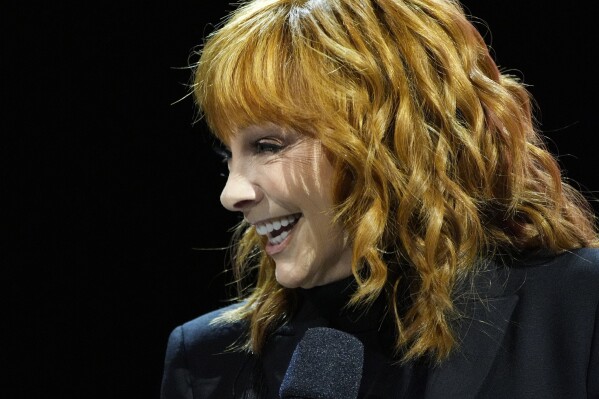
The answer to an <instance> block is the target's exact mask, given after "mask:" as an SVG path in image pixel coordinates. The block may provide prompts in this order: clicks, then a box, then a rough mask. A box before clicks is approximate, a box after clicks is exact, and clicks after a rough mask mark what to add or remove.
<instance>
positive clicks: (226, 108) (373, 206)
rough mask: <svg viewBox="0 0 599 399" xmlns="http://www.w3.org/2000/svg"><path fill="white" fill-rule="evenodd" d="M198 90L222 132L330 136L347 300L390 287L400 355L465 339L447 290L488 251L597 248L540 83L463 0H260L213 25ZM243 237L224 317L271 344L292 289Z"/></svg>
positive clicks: (361, 301) (246, 229) (258, 244)
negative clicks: (565, 172) (472, 16)
mask: <svg viewBox="0 0 599 399" xmlns="http://www.w3.org/2000/svg"><path fill="white" fill-rule="evenodd" d="M193 88H194V94H195V98H196V101H197V104H198V105H199V108H200V111H201V115H202V116H203V117H204V118H205V120H206V122H207V124H208V126H209V127H210V129H211V130H212V132H214V134H215V135H216V136H217V137H218V138H219V139H221V140H222V141H224V142H227V141H228V138H229V137H230V136H231V135H233V134H235V133H236V132H237V131H238V130H239V129H241V128H243V127H246V126H249V125H256V124H262V123H265V124H266V123H274V124H276V125H279V126H282V127H285V128H289V129H294V130H296V131H298V132H301V133H302V134H306V135H310V136H312V137H315V138H317V139H319V140H320V141H322V144H323V146H324V148H325V149H326V151H327V152H328V154H330V156H331V159H333V162H334V166H335V171H336V178H335V181H334V182H333V187H334V188H333V189H334V198H335V207H336V208H335V215H336V220H337V221H338V222H340V223H342V224H343V226H344V227H345V229H346V230H347V232H348V233H349V236H350V237H351V240H352V245H353V264H352V270H353V274H354V277H355V279H356V281H357V283H358V289H357V291H356V293H355V295H354V296H353V298H352V301H351V304H352V305H368V304H370V303H372V301H374V300H375V299H376V298H377V297H379V295H381V294H383V293H384V294H385V295H386V296H387V299H388V305H389V309H390V312H391V315H392V319H393V320H394V322H395V326H396V332H397V342H396V349H397V351H398V355H399V354H401V355H402V356H403V358H404V359H410V358H416V357H419V356H422V355H425V354H426V355H431V356H432V357H433V358H434V359H436V360H442V359H443V358H445V357H446V356H447V355H448V354H449V352H450V351H451V350H452V348H454V347H455V344H456V340H455V337H454V335H453V334H452V329H451V325H452V320H454V318H455V317H457V316H458V314H457V312H456V309H455V301H454V297H453V295H452V294H453V293H454V291H455V290H454V288H455V286H456V284H457V283H459V282H462V281H463V280H464V279H465V278H466V277H468V276H471V275H472V274H474V273H475V272H476V266H477V264H479V263H480V260H481V259H488V258H490V257H493V256H494V255H495V254H497V253H509V254H517V253H519V252H521V251H524V250H529V249H539V248H545V249H548V250H550V251H552V252H553V253H559V252H562V251H564V250H568V249H573V248H578V247H583V246H596V245H597V244H598V241H597V233H596V229H595V225H594V217H593V216H592V213H591V210H590V207H589V206H588V203H587V202H586V201H585V200H584V198H583V197H582V196H581V195H580V194H579V193H578V192H577V191H576V190H574V189H573V188H572V187H571V186H570V185H568V184H566V183H565V182H564V181H562V176H561V172H560V168H559V166H558V163H557V162H556V160H555V158H554V157H553V156H552V155H551V154H550V153H549V152H548V150H547V149H546V148H545V146H544V144H543V141H542V138H541V136H540V135H539V134H538V133H537V132H536V131H535V127H534V120H533V116H532V109H531V108H532V107H531V98H530V96H529V93H528V92H527V90H526V89H525V88H524V86H523V85H522V84H521V83H520V82H519V81H518V80H517V79H516V78H515V77H513V76H510V75H507V74H504V73H502V72H500V71H499V69H498V67H497V65H496V64H495V62H494V61H493V60H492V58H491V56H490V55H489V51H488V49H487V46H486V45H485V42H484V40H483V39H482V37H481V35H480V34H479V33H478V31H477V30H476V28H475V27H474V26H473V24H472V23H471V22H470V21H469V20H468V19H467V17H466V15H465V14H464V12H463V10H462V8H461V6H460V4H459V3H458V2H457V1H454V0H254V1H251V2H248V3H245V4H243V5H242V6H241V7H239V8H238V9H237V10H236V11H235V12H233V13H232V14H231V15H230V16H229V18H228V19H227V20H226V21H225V22H224V24H223V25H222V26H221V27H220V28H219V29H218V30H216V31H215V32H214V33H213V34H211V35H210V36H209V37H208V39H207V41H206V43H205V45H204V47H203V49H202V51H201V57H200V59H199V62H198V63H197V66H196V69H195V81H194V86H193ZM235 239H236V250H235V252H234V254H233V261H234V266H235V270H236V276H237V278H239V279H240V280H243V278H244V276H247V275H248V274H249V275H254V274H252V270H255V271H256V277H255V279H254V281H253V282H252V285H251V288H250V289H249V290H246V291H243V292H244V295H243V296H245V302H244V305H243V306H242V307H241V308H238V309H237V310H235V311H233V312H231V313H229V314H228V315H227V318H228V319H229V320H230V319H235V320H239V319H245V320H247V321H249V325H250V333H249V337H248V340H247V343H246V348H248V349H251V350H253V351H255V352H260V350H261V348H262V346H263V344H264V342H265V339H266V337H267V335H268V334H269V332H271V331H272V330H273V329H274V328H275V327H276V326H278V325H279V324H280V323H281V322H282V321H283V320H285V318H286V317H287V316H288V315H289V312H290V309H291V305H292V302H293V300H292V298H293V294H292V291H293V290H290V289H286V288H284V287H282V286H280V285H279V284H278V283H277V281H276V279H275V273H274V267H275V265H274V262H273V261H272V259H270V258H269V257H268V256H267V255H266V254H265V253H264V251H263V250H262V247H263V243H262V240H261V239H260V237H259V236H258V234H257V233H256V231H255V230H254V228H253V227H252V226H249V225H247V224H242V225H241V226H240V228H239V230H238V234H237V235H236V238H235ZM400 287H407V288H405V289H404V288H400Z"/></svg>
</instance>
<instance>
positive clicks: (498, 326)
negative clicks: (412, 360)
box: [425, 269, 518, 399]
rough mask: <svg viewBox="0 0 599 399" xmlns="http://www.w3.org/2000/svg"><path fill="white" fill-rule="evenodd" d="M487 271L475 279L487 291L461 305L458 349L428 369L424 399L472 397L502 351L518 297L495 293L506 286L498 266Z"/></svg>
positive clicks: (457, 330) (457, 332) (461, 398)
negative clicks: (461, 316)
mask: <svg viewBox="0 0 599 399" xmlns="http://www.w3.org/2000/svg"><path fill="white" fill-rule="evenodd" d="M490 273H491V275H488V274H486V276H485V274H483V275H482V276H481V279H479V280H478V283H481V281H483V282H484V281H486V282H487V289H486V290H485V289H483V291H486V292H482V295H481V296H480V297H479V298H478V299H471V300H469V301H467V303H465V304H464V306H463V309H462V314H463V315H464V317H463V318H462V319H461V320H460V323H459V324H458V326H457V329H456V335H457V337H458V341H459V346H458V348H457V349H456V350H455V351H454V352H453V353H452V354H451V355H450V357H449V358H448V359H446V360H445V361H444V362H443V363H441V365H439V366H436V367H434V368H431V370H430V371H429V376H428V380H427V385H426V394H425V398H426V399H436V398H443V399H450V398H456V399H457V398H459V399H465V398H475V397H476V396H477V393H478V392H479V391H480V389H481V386H482V384H483V382H484V380H485V378H486V377H487V375H488V373H489V370H490V369H491V366H492V365H493V362H494V359H495V355H496V353H497V351H498V350H503V349H501V347H502V342H503V337H504V334H505V332H506V330H507V328H508V327H509V323H510V319H511V315H512V312H513V311H514V308H515V307H516V304H517V302H518V296H517V295H515V294H513V293H512V294H511V295H508V296H496V294H498V293H500V292H501V294H503V292H502V291H503V288H505V285H504V284H501V281H502V279H501V278H498V277H499V276H498V274H497V269H495V270H492V271H490ZM489 277H490V278H489ZM485 278H486V279H485ZM503 281H505V280H503ZM491 282H492V283H491ZM489 283H490V284H489ZM477 285H478V286H479V287H478V288H480V287H481V285H480V284H477ZM482 286H484V284H482ZM494 291H495V292H494ZM508 291H509V290H508ZM478 293H481V291H478ZM485 294H487V295H485Z"/></svg>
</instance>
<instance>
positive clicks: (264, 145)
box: [253, 139, 283, 154]
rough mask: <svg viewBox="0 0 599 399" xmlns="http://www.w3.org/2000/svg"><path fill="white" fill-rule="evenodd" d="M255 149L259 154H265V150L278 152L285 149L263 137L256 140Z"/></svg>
mask: <svg viewBox="0 0 599 399" xmlns="http://www.w3.org/2000/svg"><path fill="white" fill-rule="evenodd" d="M253 147H254V151H255V152H256V153H257V154H263V153H265V152H269V153H273V154H275V153H277V152H279V151H281V150H282V149H283V146H281V145H279V144H275V143H271V142H264V141H262V139H260V140H256V141H255V142H254V144H253Z"/></svg>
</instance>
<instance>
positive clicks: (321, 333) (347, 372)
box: [279, 327, 364, 399]
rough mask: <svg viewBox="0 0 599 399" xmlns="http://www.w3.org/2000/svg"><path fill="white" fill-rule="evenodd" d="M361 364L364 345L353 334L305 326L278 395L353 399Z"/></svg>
mask: <svg viewBox="0 0 599 399" xmlns="http://www.w3.org/2000/svg"><path fill="white" fill-rule="evenodd" d="M363 363H364V345H362V342H360V340H359V339H357V338H356V337H354V336H353V335H350V334H347V333H344V332H342V331H339V330H335V329H332V328H326V327H317V328H311V329H308V330H307V331H306V333H305V334H304V337H303V338H302V340H301V341H300V342H299V344H298V345H297V347H296V348H295V351H294V352H293V355H292V356H291V362H289V366H288V368H287V372H286V373H285V377H284V378H283V383H282V384H281V388H280V390H279V394H280V395H281V398H286V399H290V398H314V399H337V398H338V399H341V398H343V399H355V398H357V397H358V390H359V388H360V380H361V379H362V366H363Z"/></svg>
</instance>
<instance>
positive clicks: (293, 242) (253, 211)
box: [221, 125, 352, 288]
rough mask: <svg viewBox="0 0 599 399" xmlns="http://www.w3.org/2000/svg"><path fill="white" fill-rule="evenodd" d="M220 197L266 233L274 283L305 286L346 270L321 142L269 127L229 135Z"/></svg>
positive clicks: (344, 241)
mask: <svg viewBox="0 0 599 399" xmlns="http://www.w3.org/2000/svg"><path fill="white" fill-rule="evenodd" d="M227 146H228V148H229V153H230V157H229V158H228V160H227V164H228V167H229V177H228V179H227V184H226V185H225V188H224V190H223V192H222V194H221V202H222V204H223V206H224V207H225V208H227V209H228V210H230V211H238V212H243V216H244V219H245V221H246V222H247V223H249V224H250V225H252V226H254V227H255V230H256V232H257V233H258V235H260V236H261V237H264V239H263V242H262V245H263V247H264V251H265V252H266V254H267V255H268V256H269V257H270V258H271V259H272V260H273V261H274V263H275V276H276V281H277V282H278V283H279V284H280V285H281V286H283V287H287V288H296V287H302V288H311V287H314V286H317V285H323V284H326V283H330V282H333V281H337V280H339V279H341V278H343V277H348V276H350V275H351V256H352V255H351V247H350V245H349V242H348V238H347V234H346V233H345V232H344V228H343V225H342V224H341V223H340V222H338V221H335V219H334V212H333V208H334V203H333V198H332V190H331V187H330V182H331V181H332V180H333V165H332V164H331V162H330V160H329V159H328V158H327V156H326V155H325V153H324V152H323V148H322V144H321V143H320V141H319V140H317V139H315V138H312V137H307V136H304V135H302V134H300V133H297V132H293V131H290V130H285V129H282V128H279V127H276V126H273V125H265V126H249V127H247V128H244V129H240V130H239V131H238V132H236V133H235V134H234V135H232V136H231V137H229V139H228V142H227Z"/></svg>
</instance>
